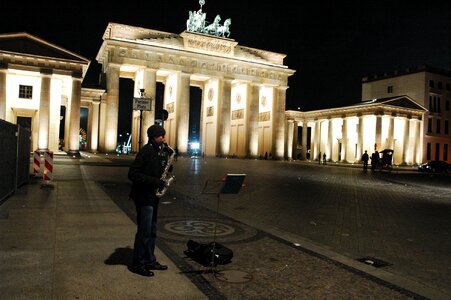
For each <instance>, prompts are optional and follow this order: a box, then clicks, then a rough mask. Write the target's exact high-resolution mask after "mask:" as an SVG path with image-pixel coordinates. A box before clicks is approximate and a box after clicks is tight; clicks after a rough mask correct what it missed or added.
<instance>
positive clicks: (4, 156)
mask: <svg viewBox="0 0 451 300" xmlns="http://www.w3.org/2000/svg"><path fill="white" fill-rule="evenodd" d="M16 132H17V125H15V124H11V123H9V122H6V121H4V120H0V176H1V178H2V179H1V180H0V201H1V200H3V199H5V198H6V197H7V196H9V195H10V194H12V193H14V191H15V189H16V167H17V137H16Z"/></svg>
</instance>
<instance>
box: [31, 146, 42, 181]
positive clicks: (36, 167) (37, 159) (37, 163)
mask: <svg viewBox="0 0 451 300" xmlns="http://www.w3.org/2000/svg"><path fill="white" fill-rule="evenodd" d="M40 169H41V155H40V153H39V151H34V152H33V171H34V176H36V175H37V174H39V171H40Z"/></svg>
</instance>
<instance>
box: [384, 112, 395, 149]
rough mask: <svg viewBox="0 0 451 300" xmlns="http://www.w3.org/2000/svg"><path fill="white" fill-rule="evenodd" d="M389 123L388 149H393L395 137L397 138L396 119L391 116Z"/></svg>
mask: <svg viewBox="0 0 451 300" xmlns="http://www.w3.org/2000/svg"><path fill="white" fill-rule="evenodd" d="M389 118H390V119H389V122H388V138H387V144H386V148H388V149H393V147H394V144H393V142H394V137H395V117H394V116H392V115H390V117H389Z"/></svg>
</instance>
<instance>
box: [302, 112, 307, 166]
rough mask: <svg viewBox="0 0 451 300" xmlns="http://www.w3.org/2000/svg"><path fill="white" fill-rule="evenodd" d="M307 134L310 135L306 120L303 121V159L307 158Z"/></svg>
mask: <svg viewBox="0 0 451 300" xmlns="http://www.w3.org/2000/svg"><path fill="white" fill-rule="evenodd" d="M307 135H308V124H307V121H306V120H304V122H303V123H302V152H301V159H302V160H305V159H307Z"/></svg>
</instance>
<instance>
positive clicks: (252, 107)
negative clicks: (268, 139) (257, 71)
mask: <svg viewBox="0 0 451 300" xmlns="http://www.w3.org/2000/svg"><path fill="white" fill-rule="evenodd" d="M248 90H249V93H248V97H247V99H248V104H247V105H246V109H247V112H246V114H245V115H247V116H248V118H247V135H248V138H247V141H248V145H247V150H248V151H246V153H247V154H248V155H249V157H250V158H256V157H257V156H258V117H259V99H260V86H258V85H256V84H250V85H249V89H248Z"/></svg>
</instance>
